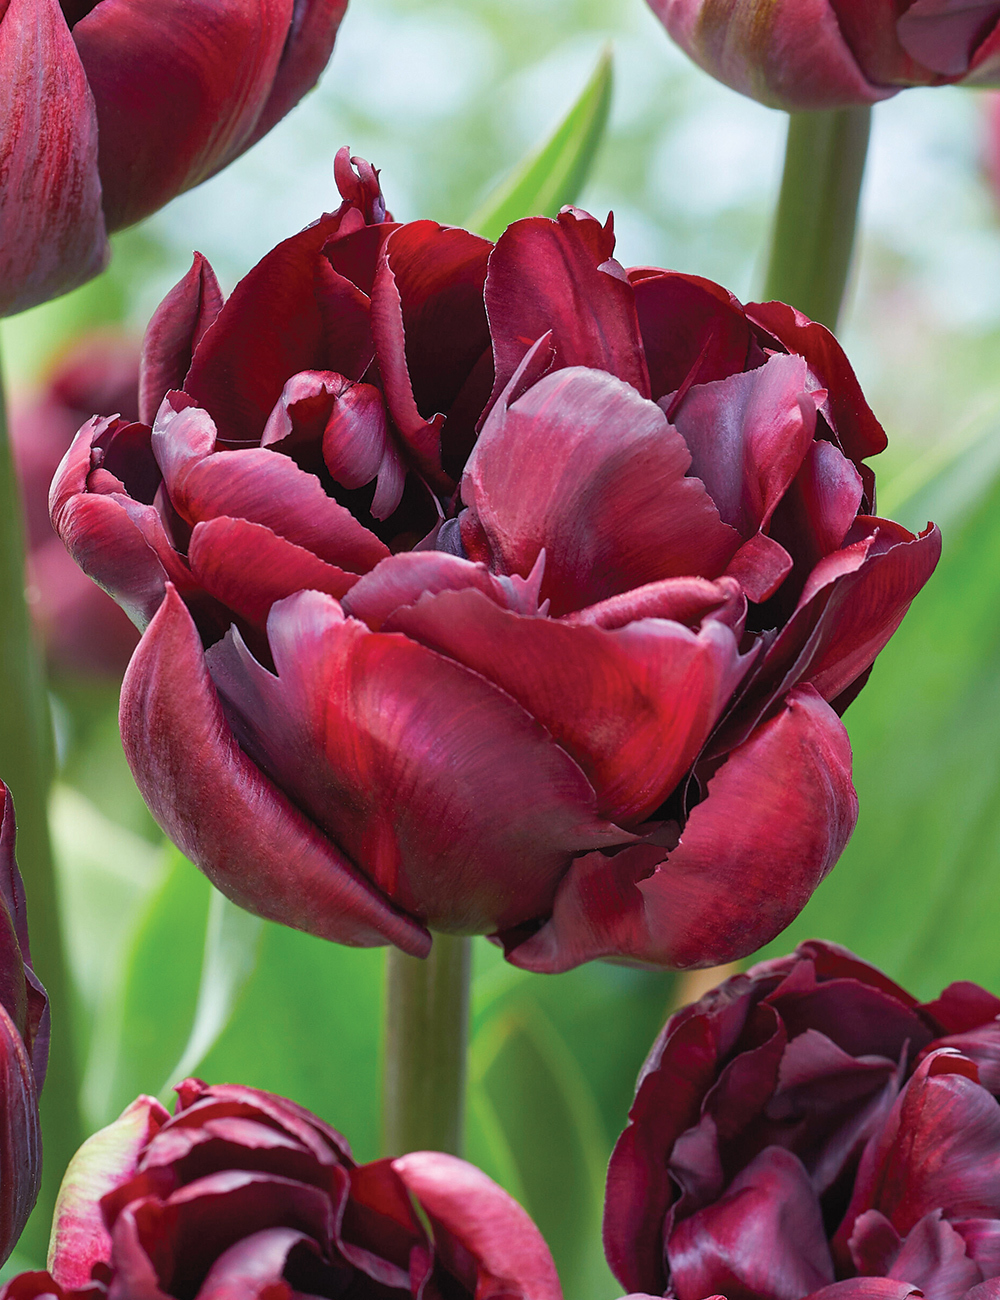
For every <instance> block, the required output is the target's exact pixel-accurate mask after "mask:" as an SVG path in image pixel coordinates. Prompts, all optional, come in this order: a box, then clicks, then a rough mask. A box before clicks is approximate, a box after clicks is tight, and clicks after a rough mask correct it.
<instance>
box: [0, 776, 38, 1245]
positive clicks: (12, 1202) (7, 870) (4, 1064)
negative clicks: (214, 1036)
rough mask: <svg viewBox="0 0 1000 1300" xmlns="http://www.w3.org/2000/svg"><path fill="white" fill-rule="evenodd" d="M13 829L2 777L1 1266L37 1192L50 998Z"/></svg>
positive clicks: (0, 879)
mask: <svg viewBox="0 0 1000 1300" xmlns="http://www.w3.org/2000/svg"><path fill="white" fill-rule="evenodd" d="M15 833H16V832H15V825H14V804H13V801H12V799H11V797H10V791H9V790H8V789H7V787H6V786H5V785H3V783H2V782H0V1174H2V1177H0V1263H2V1262H3V1261H4V1260H5V1259H6V1258H7V1256H8V1255H9V1254H10V1252H11V1251H12V1250H13V1249H14V1245H15V1243H16V1242H17V1239H18V1237H19V1236H20V1235H21V1231H22V1229H23V1228H24V1225H25V1223H27V1221H28V1215H29V1214H30V1213H31V1210H32V1207H33V1206H34V1204H35V1200H36V1199H37V1197H38V1188H39V1185H40V1182H41V1177H42V1135H41V1131H40V1128H39V1124H38V1096H39V1093H40V1092H41V1090H42V1084H43V1083H44V1081H45V1066H46V1063H47V1061H48V1055H49V1006H48V999H47V998H46V996H45V990H44V989H43V988H42V986H41V984H40V983H39V981H38V978H37V977H36V975H35V973H34V971H33V970H32V969H31V955H30V952H29V947H28V922H27V914H26V909H25V903H24V886H23V885H22V883H21V873H20V872H19V871H18V869H17V861H16V859H15V857H14V839H15Z"/></svg>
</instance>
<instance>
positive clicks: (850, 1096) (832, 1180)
mask: <svg viewBox="0 0 1000 1300" xmlns="http://www.w3.org/2000/svg"><path fill="white" fill-rule="evenodd" d="M998 1095H1000V998H996V997H994V996H993V995H992V994H991V993H987V992H986V991H985V989H981V988H979V987H978V986H977V985H975V984H968V983H961V984H952V985H950V986H949V987H948V988H947V989H945V991H944V992H943V993H942V994H941V996H940V997H939V998H937V999H936V1000H935V1001H933V1002H930V1003H923V1004H920V1003H918V1002H917V1000H916V998H913V997H911V996H910V994H909V993H907V992H905V991H904V990H903V989H901V988H899V987H897V985H895V984H893V983H892V981H891V980H889V979H887V978H886V976H885V975H883V974H882V973H881V971H878V970H876V969H875V968H874V967H872V966H868V965H867V964H866V963H865V962H863V961H860V960H859V959H858V958H857V957H855V956H854V955H853V954H852V953H849V952H847V950H846V949H844V948H840V947H838V946H837V945H836V944H830V943H821V942H818V941H817V942H812V943H806V944H803V945H802V946H801V947H800V948H798V949H797V950H796V951H795V953H794V954H793V955H792V956H790V957H782V958H780V959H778V960H777V961H768V962H762V963H761V964H760V965H759V966H754V967H753V968H752V969H751V970H750V971H748V972H747V973H746V974H745V975H736V976H734V977H733V978H732V979H729V980H727V981H726V982H725V983H724V984H722V985H720V986H719V987H718V988H716V989H713V990H712V991H711V992H710V993H708V994H706V996H705V997H703V998H702V999H701V1001H700V1002H696V1003H694V1005H693V1006H689V1007H685V1008H684V1009H683V1010H682V1011H679V1012H678V1013H677V1014H676V1015H675V1016H673V1017H672V1018H671V1019H670V1020H669V1021H668V1023H667V1025H666V1028H665V1029H664V1030H663V1032H662V1033H661V1034H660V1037H659V1038H658V1039H657V1040H656V1043H655V1044H654V1046H653V1050H652V1052H651V1053H650V1055H649V1058H648V1060H647V1061H646V1064H645V1066H644V1067H643V1071H642V1073H641V1074H640V1076H639V1084H638V1088H637V1090H636V1096H635V1103H634V1105H633V1107H632V1110H631V1111H630V1113H629V1126H628V1128H627V1129H626V1130H625V1132H624V1133H623V1134H622V1135H621V1137H620V1138H619V1139H618V1145H617V1146H616V1148H615V1152H614V1155H613V1156H612V1158H611V1166H610V1169H609V1171H608V1194H607V1202H606V1205H605V1220H604V1232H605V1247H606V1250H607V1254H608V1260H609V1262H610V1264H611V1267H612V1269H613V1270H614V1272H615V1274H616V1275H617V1277H618V1278H619V1280H620V1281H621V1282H622V1283H623V1284H624V1286H625V1287H626V1288H627V1289H629V1290H631V1291H634V1292H645V1293H648V1294H650V1295H666V1296H670V1297H671V1298H672V1300H703V1297H706V1296H711V1295H713V1294H718V1295H722V1296H725V1297H727V1298H728V1300H802V1298H803V1297H807V1296H808V1297H811V1298H812V1300H818V1298H820V1297H822V1300H906V1297H907V1296H919V1295H923V1296H924V1297H926V1300H961V1298H962V1297H966V1300H996V1298H997V1297H998V1296H1000V1104H998V1102H997V1096H998Z"/></svg>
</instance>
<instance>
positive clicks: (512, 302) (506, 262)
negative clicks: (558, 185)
mask: <svg viewBox="0 0 1000 1300" xmlns="http://www.w3.org/2000/svg"><path fill="white" fill-rule="evenodd" d="M614 247H615V237H614V233H613V232H612V229H611V225H610V218H609V220H608V225H607V226H602V225H601V224H600V222H599V221H596V220H595V219H594V218H593V217H592V216H590V215H589V214H588V213H586V212H580V211H578V210H576V209H564V210H563V211H562V212H560V214H559V216H558V218H557V220H555V221H551V220H550V219H549V218H548V217H527V218H526V219H525V220H523V221H515V222H514V224H513V225H512V226H508V228H507V229H506V230H505V231H504V233H503V234H502V235H501V236H500V239H499V241H498V242H497V246H496V248H495V249H494V250H493V253H492V254H491V256H490V269H489V274H488V275H487V277H486V290H485V293H486V310H487V313H488V315H489V319H490V332H491V334H492V336H493V359H494V364H495V366H496V379H495V382H494V385H493V395H492V397H491V399H490V401H491V404H492V402H493V401H495V399H496V398H497V397H498V396H499V394H500V393H501V392H503V390H504V388H505V387H506V386H507V382H508V380H509V379H510V377H511V376H512V375H513V374H514V372H515V370H516V369H517V367H518V365H519V364H520V362H521V360H522V359H523V357H524V354H525V352H526V351H527V350H528V348H529V347H530V346H531V344H532V343H534V341H535V340H536V339H538V338H541V336H542V335H543V334H545V333H546V332H548V331H550V330H551V331H552V336H553V346H554V349H555V365H556V366H557V367H562V366H590V367H593V368H594V369H595V370H606V371H608V372H609V373H610V374H612V375H615V376H616V377H617V378H619V379H622V380H624V381H625V382H626V383H628V384H631V385H632V387H633V388H634V389H635V390H636V392H638V393H639V395H640V396H641V397H648V396H649V394H650V387H649V373H648V371H647V369H646V362H645V360H644V358H643V352H642V337H641V335H640V332H639V318H638V316H637V315H636V307H635V295H634V293H633V291H632V287H631V285H630V284H629V283H628V280H627V278H626V276H625V273H624V271H623V270H622V268H621V267H620V266H619V265H618V263H617V262H615V261H614V259H613V257H612V254H613V252H614Z"/></svg>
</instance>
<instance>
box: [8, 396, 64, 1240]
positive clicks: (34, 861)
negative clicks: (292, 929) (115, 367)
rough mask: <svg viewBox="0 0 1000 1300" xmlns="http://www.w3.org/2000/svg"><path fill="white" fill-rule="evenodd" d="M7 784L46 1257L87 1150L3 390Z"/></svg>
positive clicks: (31, 1231) (36, 1218)
mask: <svg viewBox="0 0 1000 1300" xmlns="http://www.w3.org/2000/svg"><path fill="white" fill-rule="evenodd" d="M0 682H2V683H3V695H4V698H3V706H2V708H0V779H2V780H3V781H5V782H6V784H7V785H8V786H9V787H10V791H11V794H12V795H13V798H14V810H15V814H16V817H17V860H18V865H19V866H20V868H21V874H22V876H23V877H24V888H25V893H26V895H27V900H28V924H29V930H30V936H31V957H32V964H33V966H34V968H35V971H36V972H37V974H38V977H39V979H40V980H41V981H42V983H43V984H44V985H45V988H46V991H47V993H48V995H49V1006H50V1009H51V1014H52V1039H51V1049H50V1053H49V1068H48V1074H47V1075H46V1080H45V1088H44V1089H43V1091H42V1098H41V1113H42V1139H43V1144H44V1161H43V1171H42V1191H41V1195H40V1196H39V1198H38V1206H37V1208H36V1210H35V1213H34V1214H33V1215H32V1217H31V1220H30V1222H29V1224H28V1227H27V1228H26V1229H25V1233H24V1236H23V1238H22V1249H23V1250H24V1251H25V1252H27V1253H30V1254H32V1255H35V1256H37V1257H40V1258H44V1256H45V1244H46V1242H47V1240H48V1233H49V1224H50V1221H51V1218H52V1207H53V1205H54V1204H55V1198H56V1192H57V1191H58V1188H59V1183H60V1181H61V1180H62V1175H63V1172H64V1170H65V1168H66V1165H67V1163H68V1161H69V1158H70V1156H71V1155H72V1154H73V1152H74V1151H75V1150H76V1148H77V1147H78V1146H79V1145H80V1142H81V1140H82V1129H81V1124H80V1111H79V1081H78V1077H77V1071H76V1062H75V1057H74V1052H73V1041H72V1015H71V1008H70V984H69V974H68V970H67V966H66V958H65V953H64V950H63V941H62V928H61V925H60V920H59V904H58V895H57V891H56V879H55V870H54V866H53V860H52V846H51V843H50V841H49V825H48V796H49V788H50V786H51V784H52V768H53V754H52V724H51V718H50V716H49V704H48V696H47V695H46V690H45V673H44V669H43V666H42V661H41V657H40V655H39V653H38V648H37V645H36V643H35V637H34V633H33V629H32V625H31V618H30V614H29V612H28V607H27V604H26V602H25V591H24V523H23V507H22V503H21V492H20V484H19V482H18V478H17V473H16V471H15V469H14V462H13V456H12V453H11V446H10V438H9V436H8V432H7V420H6V404H5V402H4V395H3V387H2V382H0Z"/></svg>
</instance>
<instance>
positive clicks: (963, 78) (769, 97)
mask: <svg viewBox="0 0 1000 1300" xmlns="http://www.w3.org/2000/svg"><path fill="white" fill-rule="evenodd" d="M650 5H651V6H652V9H653V12H654V13H655V14H656V16H657V17H658V18H659V19H660V21H661V22H662V23H663V25H664V26H665V27H666V29H667V31H668V32H669V33H670V35H671V36H672V37H673V39H674V40H675V41H676V42H677V43H678V45H680V46H681V48H682V49H683V50H684V51H685V52H686V53H687V54H688V55H690V57H691V58H692V59H694V61H695V63H697V64H698V65H699V66H700V67H702V68H704V69H705V71H706V72H708V73H711V75H712V76H713V77H716V78H717V79H718V80H719V81H722V82H725V84H726V85H727V86H732V88H733V89H734V90H738V91H740V93H741V94H744V95H749V96H750V97H751V98H752V99H757V100H760V102H761V103H762V104H769V105H771V106H772V107H774V108H784V109H788V110H789V111H801V110H811V109H837V108H848V107H851V106H852V105H858V106H860V105H864V104H874V103H876V102H877V101H878V100H881V99H888V98H889V96H890V95H895V94H896V93H897V91H899V90H902V89H903V88H904V87H906V86H940V85H946V84H949V83H951V82H960V83H961V84H962V85H969V86H988V85H996V84H998V82H1000V4H997V3H996V0H768V3H766V4H761V3H759V0H650Z"/></svg>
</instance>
